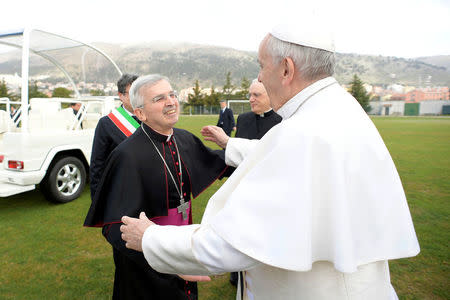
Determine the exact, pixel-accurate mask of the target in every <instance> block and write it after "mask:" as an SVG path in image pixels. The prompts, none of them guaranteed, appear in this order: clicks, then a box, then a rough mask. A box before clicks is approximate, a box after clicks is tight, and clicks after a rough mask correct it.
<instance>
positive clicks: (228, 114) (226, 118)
mask: <svg viewBox="0 0 450 300" xmlns="http://www.w3.org/2000/svg"><path fill="white" fill-rule="evenodd" d="M234 124H235V123H234V116H233V111H232V110H231V109H230V108H228V107H226V108H225V110H224V111H223V112H222V110H220V114H219V121H217V126H219V127H222V129H223V131H225V133H226V134H227V135H228V136H230V135H231V131H232V130H233V127H234V126H235V125H234Z"/></svg>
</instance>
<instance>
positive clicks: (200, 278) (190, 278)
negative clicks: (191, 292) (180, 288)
mask: <svg viewBox="0 0 450 300" xmlns="http://www.w3.org/2000/svg"><path fill="white" fill-rule="evenodd" d="M178 276H179V277H180V278H182V279H184V280H186V281H211V278H210V277H209V276H200V275H180V274H178Z"/></svg>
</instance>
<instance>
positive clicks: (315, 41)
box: [270, 23, 335, 52]
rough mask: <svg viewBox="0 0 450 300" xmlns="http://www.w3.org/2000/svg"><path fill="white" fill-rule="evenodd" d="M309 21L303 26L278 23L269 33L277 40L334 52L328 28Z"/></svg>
mask: <svg viewBox="0 0 450 300" xmlns="http://www.w3.org/2000/svg"><path fill="white" fill-rule="evenodd" d="M312 24H314V23H311V24H310V26H308V27H304V26H299V25H298V24H296V25H294V24H278V25H276V26H275V27H274V28H272V30H271V31H270V34H271V35H273V36H274V37H276V38H277V39H279V40H282V41H285V42H289V43H293V44H297V45H301V46H306V47H311V48H317V49H322V50H326V51H330V52H335V48H334V38H333V34H332V33H331V31H330V30H328V29H327V27H325V26H320V25H317V24H314V25H312Z"/></svg>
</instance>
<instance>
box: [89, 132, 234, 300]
mask: <svg viewBox="0 0 450 300" xmlns="http://www.w3.org/2000/svg"><path fill="white" fill-rule="evenodd" d="M142 127H144V130H145V132H146V133H147V134H148V135H149V137H150V138H151V139H152V140H153V142H154V143H155V145H156V147H157V148H158V150H159V151H160V153H161V154H162V155H163V157H164V159H165V161H166V163H167V165H168V167H169V169H170V172H172V174H173V175H174V176H175V180H176V182H177V183H178V184H181V185H182V188H183V196H184V199H185V201H186V202H188V203H190V200H191V194H192V196H193V197H194V198H195V197H197V196H198V195H199V194H200V193H201V192H202V191H203V190H204V189H206V188H207V187H208V186H209V185H210V184H211V183H213V182H214V181H215V180H216V179H217V178H218V177H219V176H220V175H221V174H222V173H223V171H224V170H225V169H226V165H225V163H224V161H223V159H222V158H221V155H220V151H212V150H210V149H209V148H207V147H205V146H204V145H203V143H202V142H201V141H200V140H199V139H198V138H197V137H195V136H194V135H193V134H191V133H189V132H188V131H185V130H182V129H177V128H174V133H173V135H172V136H165V135H162V134H159V133H157V132H155V131H153V130H152V129H151V128H150V127H148V126H147V125H145V124H142ZM142 127H140V128H138V129H137V130H136V132H135V133H134V134H133V135H132V136H131V137H129V138H128V139H126V140H125V141H123V142H122V143H121V144H120V145H119V146H117V147H116V149H115V150H114V151H113V152H112V153H111V156H110V157H109V159H108V162H107V165H106V169H105V172H104V176H103V177H102V180H101V182H100V184H99V186H98V190H97V193H96V195H95V198H94V201H93V203H92V205H91V208H90V209H89V212H88V215H87V217H86V221H85V224H84V225H85V226H95V227H103V235H104V236H105V238H106V239H107V240H108V242H109V243H111V245H112V246H113V247H114V249H116V250H118V252H119V253H120V255H118V257H119V260H118V261H116V277H115V280H114V296H113V298H114V299H168V300H170V299H174V300H175V299H196V295H197V286H196V283H193V282H187V281H184V280H182V279H181V278H180V277H178V276H176V275H168V274H161V273H158V272H156V271H155V270H153V269H152V268H151V267H150V266H149V265H148V263H147V261H146V260H145V258H144V256H143V254H142V253H140V252H136V251H134V250H130V249H127V248H126V247H125V243H124V241H123V240H122V239H121V236H120V230H119V227H120V225H121V221H120V219H121V217H122V216H124V215H127V216H134V217H138V215H139V213H140V212H141V211H144V212H145V213H146V215H147V216H148V217H149V218H151V219H152V220H153V221H154V222H155V223H158V220H159V219H161V218H163V217H165V216H167V215H168V212H169V209H176V208H177V207H178V206H179V205H180V197H179V195H178V192H177V190H176V188H175V185H174V183H173V181H172V180H171V178H170V174H168V170H167V168H166V167H165V165H164V163H163V161H162V159H161V158H160V157H159V154H158V153H157V151H156V150H155V149H154V146H153V145H152V143H151V142H150V140H149V137H148V136H147V135H146V134H145V133H144V132H143V129H142ZM175 143H176V146H177V147H178V150H179V153H178V151H177V147H176V146H175ZM178 155H179V160H180V162H181V170H182V171H181V172H179V164H178ZM181 174H182V181H181ZM179 215H180V216H181V218H182V215H181V214H179ZM191 223H192V214H191V211H190V209H189V210H188V220H187V224H191Z"/></svg>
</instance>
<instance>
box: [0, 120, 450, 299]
mask: <svg viewBox="0 0 450 300" xmlns="http://www.w3.org/2000/svg"><path fill="white" fill-rule="evenodd" d="M216 121H217V116H192V117H188V116H183V117H181V119H180V121H179V123H178V126H177V127H180V128H185V129H188V130H190V131H192V132H194V133H196V134H197V135H199V130H200V128H201V127H202V126H203V125H206V124H214V123H215V122H216ZM373 121H374V123H375V125H376V126H377V127H378V129H379V131H380V133H381V135H382V136H383V139H384V141H385V143H386V145H387V147H388V148H389V150H390V152H391V154H392V156H393V158H394V161H395V163H396V166H397V168H398V171H399V173H400V176H401V178H402V182H403V185H404V188H405V190H406V194H407V198H408V201H409V206H410V210H411V213H412V216H413V221H414V225H415V228H416V232H417V235H418V237H419V242H420V246H421V253H420V254H419V255H418V256H417V257H414V258H409V259H401V260H396V261H391V262H390V267H391V280H392V283H393V285H394V287H395V288H396V290H397V293H398V295H399V297H400V299H450V288H449V287H450V282H449V278H450V273H449V256H450V251H449V241H450V228H449V227H450V226H449V215H450V206H449V200H450V118H381V117H376V118H373ZM208 145H209V146H213V145H212V144H208ZM221 184H222V182H216V183H215V184H213V185H212V186H211V187H210V188H209V189H208V190H206V191H205V192H204V193H203V194H202V195H201V196H200V197H198V198H197V199H196V201H194V221H195V222H200V220H201V216H202V213H203V210H204V208H205V205H206V202H207V200H208V198H209V197H210V196H211V195H212V194H213V193H214V192H215V191H216V190H217V189H218V188H219V187H220V185H221ZM89 205H90V198H89V189H88V188H87V189H86V190H85V191H84V193H83V194H82V197H81V198H80V199H77V200H76V201H73V202H71V203H68V204H61V205H57V204H51V203H48V202H47V201H46V200H45V199H44V197H43V196H42V194H41V193H40V192H39V191H38V190H36V191H32V192H28V193H24V194H20V195H16V196H13V197H9V198H0V228H1V235H0V270H1V272H0V299H110V298H111V295H112V282H113V270H114V266H113V261H112V255H111V248H110V246H109V244H108V243H106V242H105V240H104V239H103V237H102V236H101V233H100V230H99V229H94V228H84V227H83V226H82V224H83V221H84V217H85V215H86V212H87V210H88V207H89ZM199 286H200V287H199V293H200V299H217V300H219V299H235V289H234V288H233V287H232V286H231V285H230V284H229V283H228V275H227V274H226V275H223V276H215V277H213V280H212V282H209V283H202V284H200V285H199Z"/></svg>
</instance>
